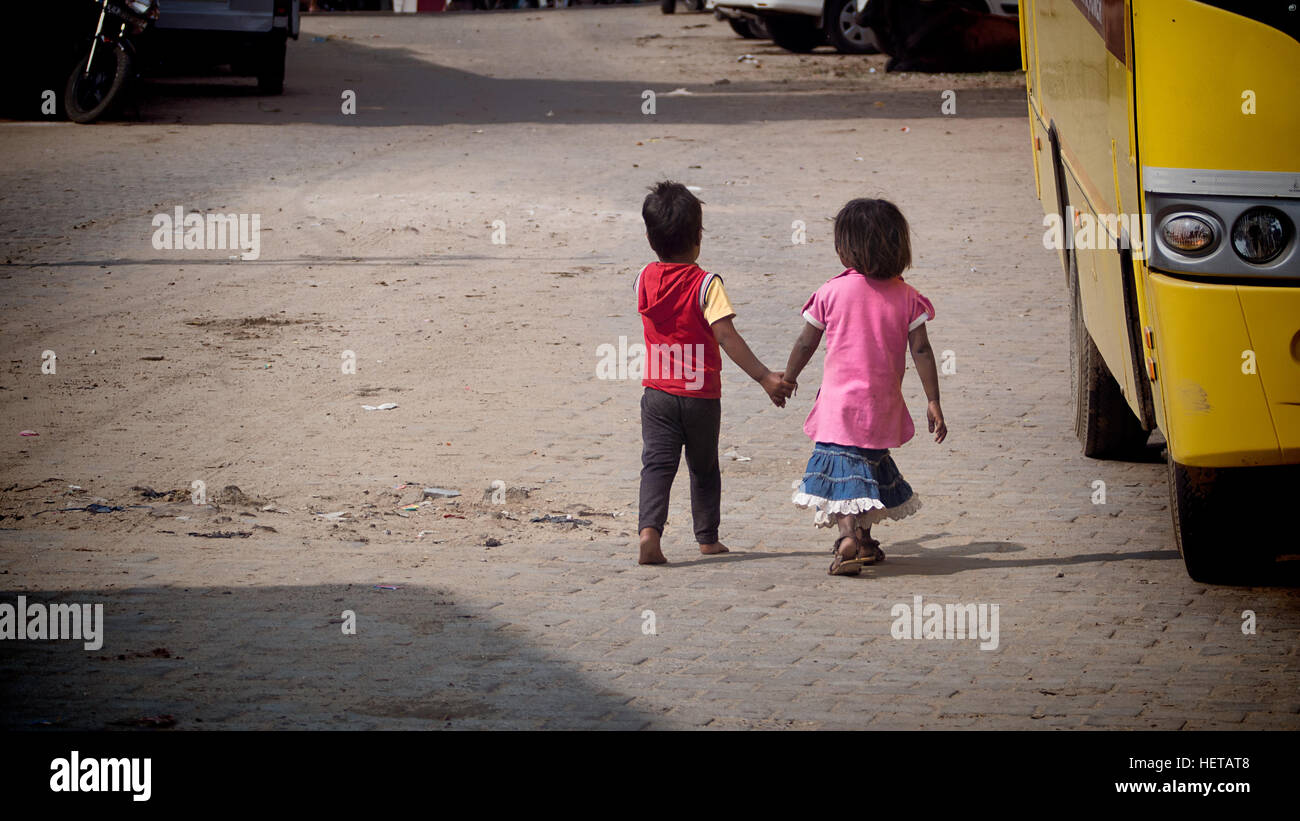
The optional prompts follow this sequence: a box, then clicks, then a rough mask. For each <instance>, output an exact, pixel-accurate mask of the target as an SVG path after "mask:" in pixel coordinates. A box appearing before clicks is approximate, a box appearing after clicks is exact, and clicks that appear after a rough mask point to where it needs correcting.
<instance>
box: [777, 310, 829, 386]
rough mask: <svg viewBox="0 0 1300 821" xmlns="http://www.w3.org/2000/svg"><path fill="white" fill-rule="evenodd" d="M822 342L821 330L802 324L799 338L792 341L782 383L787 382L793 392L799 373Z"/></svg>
mask: <svg viewBox="0 0 1300 821" xmlns="http://www.w3.org/2000/svg"><path fill="white" fill-rule="evenodd" d="M821 341H822V329H821V328H818V327H817V326H816V325H814V324H812V323H811V322H805V323H804V324H803V330H802V331H800V332H799V338H798V339H796V340H795V341H794V347H793V348H791V349H790V358H789V359H788V360H786V363H785V376H784V377H783V378H782V381H784V382H788V383H789V384H790V387H791V391H792V392H793V390H794V388H795V387H797V386H798V384H799V373H800V371H802V370H803V369H804V366H805V365H807V364H808V360H810V359H812V355H813V353H814V352H815V351H816V350H817V346H818V345H819V344H821Z"/></svg>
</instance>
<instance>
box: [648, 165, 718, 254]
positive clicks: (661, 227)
mask: <svg viewBox="0 0 1300 821" xmlns="http://www.w3.org/2000/svg"><path fill="white" fill-rule="evenodd" d="M641 219H643V220H645V231H646V237H647V238H648V239H649V240H650V247H651V248H653V249H654V252H655V253H656V254H658V255H659V258H660V259H672V258H673V257H678V256H681V255H683V254H685V253H686V252H688V251H690V250H691V249H692V248H693V247H695V243H697V242H699V241H700V227H701V226H702V225H703V224H704V215H703V209H701V208H700V201H699V199H697V198H696V196H695V195H694V194H692V193H691V192H690V191H688V190H686V186H684V185H682V184H681V183H679V182H671V181H669V180H664V181H663V182H659V183H655V184H654V185H652V186H651V187H650V193H649V194H646V197H645V202H643V203H642V204H641Z"/></svg>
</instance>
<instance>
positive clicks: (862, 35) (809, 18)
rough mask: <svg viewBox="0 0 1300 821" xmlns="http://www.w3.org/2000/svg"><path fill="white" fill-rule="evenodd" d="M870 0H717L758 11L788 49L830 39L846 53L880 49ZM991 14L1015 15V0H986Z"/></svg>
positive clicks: (724, 5) (723, 6)
mask: <svg viewBox="0 0 1300 821" xmlns="http://www.w3.org/2000/svg"><path fill="white" fill-rule="evenodd" d="M867 2H868V0H716V3H715V4H716V5H717V7H718V8H720V9H736V10H737V11H742V12H748V13H750V14H753V15H756V16H758V17H759V18H761V19H762V20H763V22H764V23H766V24H767V30H768V31H769V32H770V33H771V35H772V42H774V43H776V44H777V45H778V46H780V47H781V48H783V49H786V50H787V51H795V52H801V53H802V52H807V51H812V50H813V49H815V48H817V47H818V46H820V45H823V44H826V43H829V44H830V45H832V46H834V47H835V50H836V51H839V52H841V53H843V54H875V53H876V52H878V51H880V49H879V47H878V46H877V45H876V38H875V36H874V35H872V33H871V29H869V28H866V27H864V26H860V25H858V14H859V12H861V11H862V10H863V9H865V8H866V7H867ZM983 2H985V3H986V4H987V5H988V10H989V13H990V14H1010V15H1014V14H1016V13H1017V12H1018V10H1019V3H1018V2H1016V1H1015V0H983Z"/></svg>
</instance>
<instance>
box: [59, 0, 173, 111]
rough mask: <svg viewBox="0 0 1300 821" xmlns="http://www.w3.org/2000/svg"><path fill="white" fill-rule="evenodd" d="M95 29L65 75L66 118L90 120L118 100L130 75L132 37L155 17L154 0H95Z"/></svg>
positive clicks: (133, 48)
mask: <svg viewBox="0 0 1300 821" xmlns="http://www.w3.org/2000/svg"><path fill="white" fill-rule="evenodd" d="M94 6H95V7H96V9H97V14H96V15H95V20H96V22H95V30H94V31H93V32H92V33H91V34H90V36H89V37H88V38H87V39H88V41H89V42H88V43H87V44H86V46H85V49H84V51H85V55H86V56H85V57H83V58H81V59H80V60H79V61H78V62H77V64H76V65H75V66H74V67H73V69H72V71H71V73H69V74H68V81H67V83H65V84H64V91H63V107H64V111H65V112H66V113H67V115H68V119H70V120H72V121H73V122H76V123H90V122H94V121H95V120H97V119H99V118H100V117H101V116H103V115H104V113H105V112H107V111H108V110H109V109H111V108H112V107H113V105H114V104H115V103H116V102H118V100H119V99H120V96H121V93H122V89H123V88H124V87H125V86H126V83H127V80H128V79H130V77H131V76H132V74H133V71H134V65H135V45H134V44H133V40H134V39H135V38H137V37H138V36H139V35H140V34H142V33H143V32H144V30H145V29H146V28H148V27H149V24H150V23H151V22H153V21H154V20H156V19H157V18H158V2H157V0H122V2H121V3H120V4H119V3H113V2H109V0H94Z"/></svg>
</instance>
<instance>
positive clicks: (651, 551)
mask: <svg viewBox="0 0 1300 821" xmlns="http://www.w3.org/2000/svg"><path fill="white" fill-rule="evenodd" d="M659 540H660V534H659V531H657V530H655V529H654V528H653V527H647V528H643V529H642V530H641V557H640V558H639V559H637V563H638V564H668V559H666V558H664V552H663V550H662V549H660V547H659Z"/></svg>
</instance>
